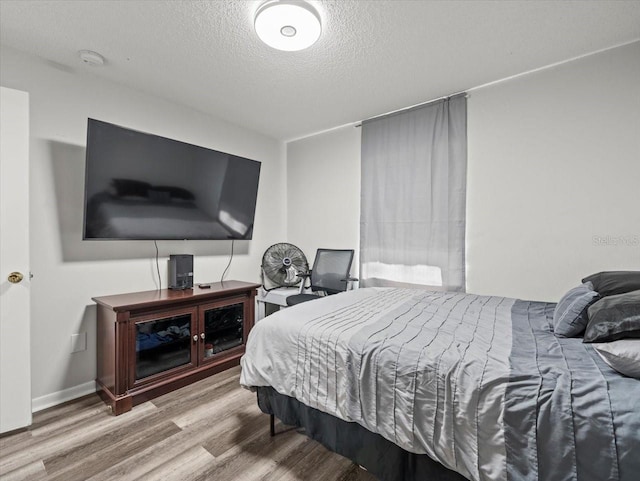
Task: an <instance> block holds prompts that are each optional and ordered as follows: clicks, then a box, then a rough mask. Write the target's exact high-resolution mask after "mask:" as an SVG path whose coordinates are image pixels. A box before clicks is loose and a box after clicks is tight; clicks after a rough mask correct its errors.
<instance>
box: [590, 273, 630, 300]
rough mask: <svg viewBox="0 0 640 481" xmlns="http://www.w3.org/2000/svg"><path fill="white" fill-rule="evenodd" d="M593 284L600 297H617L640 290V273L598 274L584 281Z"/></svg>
mask: <svg viewBox="0 0 640 481" xmlns="http://www.w3.org/2000/svg"><path fill="white" fill-rule="evenodd" d="M582 282H591V283H592V284H593V290H594V291H596V292H597V293H598V294H600V297H606V296H615V295H616V294H624V293H625V292H631V291H637V290H638V289H640V271H609V272H598V273H597V274H592V275H590V276H589V277H585V278H584V279H582Z"/></svg>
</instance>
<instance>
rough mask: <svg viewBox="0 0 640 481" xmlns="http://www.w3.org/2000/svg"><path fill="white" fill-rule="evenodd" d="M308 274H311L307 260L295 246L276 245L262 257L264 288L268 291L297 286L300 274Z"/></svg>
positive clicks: (281, 243) (286, 244)
mask: <svg viewBox="0 0 640 481" xmlns="http://www.w3.org/2000/svg"><path fill="white" fill-rule="evenodd" d="M306 272H309V264H308V263H307V258H306V257H305V255H304V253H303V252H302V250H300V248H299V247H296V246H294V245H293V244H288V243H286V242H280V243H279V244H274V245H272V246H271V247H269V248H268V249H267V250H266V251H265V253H264V255H263V256H262V287H263V288H264V289H265V290H266V291H270V290H273V289H277V288H278V287H292V286H295V285H297V284H299V283H300V281H301V278H300V277H298V273H306ZM266 281H268V283H267V282H266ZM267 284H268V285H267Z"/></svg>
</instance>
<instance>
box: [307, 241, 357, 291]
mask: <svg viewBox="0 0 640 481" xmlns="http://www.w3.org/2000/svg"><path fill="white" fill-rule="evenodd" d="M352 261H353V249H318V251H317V252H316V258H315V260H314V261H313V268H312V269H311V290H312V291H325V292H326V293H327V294H336V293H338V292H344V291H346V290H347V281H346V280H345V279H347V278H348V277H349V272H351V262H352Z"/></svg>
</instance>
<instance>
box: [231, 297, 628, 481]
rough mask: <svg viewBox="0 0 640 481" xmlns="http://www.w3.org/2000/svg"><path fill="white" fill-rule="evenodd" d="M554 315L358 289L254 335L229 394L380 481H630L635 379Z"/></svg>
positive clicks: (286, 313)
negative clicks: (557, 327)
mask: <svg viewBox="0 0 640 481" xmlns="http://www.w3.org/2000/svg"><path fill="white" fill-rule="evenodd" d="M554 308H555V304H552V303H544V302H529V301H522V300H516V299H510V298H503V297H490V296H477V295H472V294H461V293H451V292H433V291H426V290H413V289H397V288H363V289H358V290H354V291H348V292H346V293H343V294H338V295H335V296H328V297H325V298H322V299H319V300H316V301H312V302H307V303H305V304H301V305H299V306H295V307H293V308H288V309H285V310H283V311H279V312H277V313H275V314H273V315H271V316H268V317H267V318H265V319H264V320H262V321H260V322H259V323H257V324H256V326H255V327H254V328H253V330H252V331H251V333H250V335H249V339H248V343H247V348H246V354H245V356H244V357H243V358H242V360H241V364H242V373H241V378H240V382H241V384H242V385H243V386H244V387H246V388H248V389H251V390H254V391H256V392H257V398H258V404H259V406H260V408H261V409H262V410H263V411H264V412H265V413H268V414H275V416H276V417H278V418H279V419H281V420H282V421H283V422H285V423H286V424H293V425H297V426H302V427H304V428H305V429H306V433H307V434H308V435H310V436H311V437H313V438H315V439H317V440H319V441H320V442H322V443H323V444H324V445H325V446H327V447H329V448H330V449H332V450H334V451H337V452H339V453H341V454H343V455H345V456H347V457H349V458H351V459H353V460H354V461H355V462H358V463H359V464H361V465H363V466H364V467H365V468H367V469H368V470H370V471H371V472H372V473H373V474H374V475H376V476H377V477H378V478H380V479H383V480H391V479H394V480H395V479H397V480H410V479H427V480H462V479H469V480H535V479H540V480H554V481H555V480H580V481H588V480H594V481H595V480H598V481H601V480H621V481H626V480H629V481H630V480H632V479H634V480H635V479H638V478H637V476H638V473H640V380H638V379H634V378H631V377H626V376H623V375H621V374H619V373H618V372H616V371H615V370H613V369H612V368H611V367H609V366H608V365H607V364H606V363H605V362H604V361H603V359H602V358H601V357H600V356H599V355H598V354H597V353H596V352H595V350H594V348H593V347H592V345H590V344H584V343H582V339H580V338H561V337H558V336H556V335H554V333H553V329H552V323H551V322H552V319H553V313H554Z"/></svg>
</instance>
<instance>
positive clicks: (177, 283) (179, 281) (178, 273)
mask: <svg viewBox="0 0 640 481" xmlns="http://www.w3.org/2000/svg"><path fill="white" fill-rule="evenodd" d="M192 287H193V256H192V255H191V254H171V255H170V256H169V289H191V288H192Z"/></svg>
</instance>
